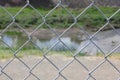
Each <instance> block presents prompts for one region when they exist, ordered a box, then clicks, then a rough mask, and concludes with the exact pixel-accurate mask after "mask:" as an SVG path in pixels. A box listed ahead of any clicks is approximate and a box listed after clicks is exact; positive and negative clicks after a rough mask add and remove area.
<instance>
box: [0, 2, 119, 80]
mask: <svg viewBox="0 0 120 80" xmlns="http://www.w3.org/2000/svg"><path fill="white" fill-rule="evenodd" d="M89 2H91V3H90V4H89V5H88V6H87V7H86V8H85V9H84V10H83V11H82V12H80V13H79V14H78V15H77V16H74V15H73V14H72V13H71V12H70V11H69V10H67V8H66V7H64V6H63V5H62V2H61V0H58V4H57V5H56V6H55V7H54V8H53V9H51V10H50V11H49V12H48V13H47V14H46V15H45V16H44V15H42V14H41V13H40V12H39V11H38V9H37V8H35V7H34V6H32V5H31V4H30V1H29V0H26V4H25V5H24V6H23V7H22V8H21V9H20V10H19V11H18V12H17V13H16V14H15V15H13V14H11V13H10V12H9V11H8V10H7V9H6V8H5V7H3V6H0V8H2V9H3V10H4V11H5V12H6V13H7V15H9V16H10V17H11V20H12V21H11V22H10V23H9V24H8V25H7V26H6V28H5V29H4V30H2V31H1V33H0V36H2V35H3V34H4V33H5V32H6V31H7V30H8V28H10V27H11V25H13V24H15V25H16V26H17V27H18V28H19V29H20V30H22V32H23V33H24V34H25V35H26V36H27V37H28V40H27V41H25V43H24V44H21V46H19V48H18V49H17V50H14V49H13V48H11V47H10V46H9V45H8V44H7V43H6V42H4V41H3V40H2V42H3V43H4V44H5V45H7V47H8V48H9V49H10V50H11V51H12V53H13V58H12V59H10V60H9V61H8V62H7V63H6V64H4V66H1V65H0V77H1V76H2V75H4V77H6V78H7V79H4V80H14V77H12V76H11V75H10V74H8V73H9V72H8V71H7V70H6V69H7V67H8V66H9V65H11V64H12V62H14V61H15V59H17V60H18V61H19V62H20V63H22V64H23V65H24V67H25V68H27V69H28V70H29V72H28V74H27V75H26V76H25V77H24V78H23V80H31V79H29V78H30V77H31V76H32V77H34V79H35V80H43V79H42V78H40V76H38V75H36V73H34V70H35V69H36V68H37V67H38V66H39V65H42V63H43V62H44V61H45V60H47V61H48V62H49V64H51V65H52V67H54V68H55V70H56V71H57V73H56V76H55V77H54V78H53V79H52V80H59V78H62V80H69V79H68V77H66V75H64V74H63V72H64V70H65V69H67V68H68V67H70V65H71V64H73V62H74V61H76V62H77V63H78V64H80V65H81V66H82V67H83V68H84V69H85V70H86V71H87V73H88V75H87V76H86V78H85V79H84V80H91V79H92V80H97V79H96V77H95V75H93V74H94V72H96V71H97V70H98V69H99V68H100V67H101V66H102V65H103V64H105V63H106V62H108V63H109V64H110V66H111V67H113V69H114V70H115V71H117V72H118V75H119V77H118V80H120V67H119V68H118V67H116V65H114V64H113V63H112V62H111V60H109V59H108V58H109V56H110V55H112V54H113V52H114V51H116V50H117V49H119V47H120V44H118V45H117V46H116V47H115V48H114V49H112V50H111V51H110V52H108V53H107V54H106V53H105V52H104V51H103V50H102V49H101V47H99V45H98V44H96V43H95V42H94V40H93V38H94V37H95V36H96V35H97V34H99V32H100V31H101V30H103V29H104V28H106V27H107V25H110V26H111V28H112V29H113V30H114V32H115V33H116V34H118V32H117V31H116V29H115V28H114V26H113V25H112V24H111V23H110V19H111V18H112V17H114V16H115V15H116V14H118V13H119V12H120V9H118V10H117V11H116V12H115V13H113V15H111V16H110V17H107V16H106V15H105V14H104V12H103V11H102V10H101V9H100V8H99V7H98V6H97V5H96V4H95V3H94V1H93V0H90V1H89ZM46 4H47V3H46ZM28 6H29V7H30V8H32V9H33V10H34V11H36V12H37V14H39V16H41V18H42V19H41V20H42V23H41V24H39V25H38V26H37V27H36V28H35V29H34V30H33V31H32V32H28V31H27V30H25V29H24V28H23V27H22V26H20V25H19V24H18V23H17V22H15V21H16V17H17V16H18V15H20V13H21V12H22V11H23V10H24V9H25V8H27V7H28ZM58 7H61V8H62V9H63V10H64V11H66V12H67V13H68V15H70V16H72V18H73V20H74V21H73V23H72V24H71V25H70V26H69V27H68V28H67V29H66V30H64V31H63V32H62V33H61V34H58V33H57V32H56V31H54V30H53V28H52V27H51V25H50V24H48V23H47V20H46V19H47V18H49V15H50V14H51V13H52V12H54V11H55V10H56V9H57V8H58ZM91 7H94V8H96V10H97V11H98V12H99V13H100V14H101V15H102V17H104V18H105V19H106V20H107V22H106V23H105V24H104V25H103V26H101V27H100V28H99V30H97V31H96V32H95V33H94V34H92V35H89V34H88V33H86V31H83V32H84V34H86V35H87V36H88V38H87V39H88V40H89V43H86V44H85V45H84V46H82V47H81V48H80V49H79V50H77V51H76V52H73V51H72V50H71V49H70V48H69V47H68V46H67V45H66V44H64V41H62V39H61V38H62V36H63V35H64V34H66V32H67V31H68V30H70V29H71V28H73V27H74V25H76V24H77V25H79V24H78V18H80V17H82V16H83V14H84V13H85V12H86V11H87V10H89V9H90V8H91ZM43 25H46V26H47V27H48V28H49V29H50V30H51V32H52V33H53V34H54V35H56V36H57V41H56V42H55V43H54V44H53V45H52V46H51V47H50V48H49V49H47V50H46V51H42V52H43V56H42V58H41V59H39V60H37V62H36V63H35V64H33V65H32V67H31V66H29V65H28V64H27V63H26V62H25V61H24V60H23V59H21V58H20V57H19V56H18V54H19V52H20V51H22V49H23V47H24V46H26V45H27V44H28V43H29V42H33V41H32V39H31V36H32V35H33V34H34V33H35V32H36V31H37V30H39V29H40V28H41V27H42V26H43ZM79 26H80V25H79ZM118 35H120V34H118ZM59 42H60V43H61V44H62V45H63V46H65V47H66V48H68V50H69V51H70V53H71V55H72V59H71V60H70V61H68V62H67V63H66V64H65V65H64V64H63V65H64V66H63V67H62V68H60V67H59V66H58V65H57V64H55V63H54V62H53V61H52V60H51V59H50V58H49V56H48V54H49V52H50V51H51V50H52V48H54V47H56V45H58V43H59ZM91 43H92V44H93V45H94V46H96V47H97V48H98V50H99V51H101V53H103V55H104V58H103V59H102V60H101V61H100V62H99V63H98V64H97V65H96V66H95V67H94V68H92V69H89V68H88V66H86V65H85V64H84V63H83V62H82V61H81V60H79V59H78V55H79V53H80V52H81V51H82V50H83V49H85V48H86V47H87V46H89V45H90V44H91ZM33 45H36V44H35V43H34V42H33ZM36 46H37V45H36ZM37 47H38V48H39V46H37ZM39 50H40V51H41V50H42V49H40V48H39ZM46 67H48V66H46ZM11 69H12V68H11ZM19 74H21V73H19ZM51 74H52V73H51ZM76 74H78V73H76ZM108 74H109V73H108ZM46 75H47V74H46ZM73 75H75V74H73ZM14 76H15V75H14ZM106 77H108V76H106ZM32 80H33V79H32ZM60 80H61V79H60ZM77 80H80V79H77ZM100 80H102V79H100ZM105 80H106V79H105Z"/></svg>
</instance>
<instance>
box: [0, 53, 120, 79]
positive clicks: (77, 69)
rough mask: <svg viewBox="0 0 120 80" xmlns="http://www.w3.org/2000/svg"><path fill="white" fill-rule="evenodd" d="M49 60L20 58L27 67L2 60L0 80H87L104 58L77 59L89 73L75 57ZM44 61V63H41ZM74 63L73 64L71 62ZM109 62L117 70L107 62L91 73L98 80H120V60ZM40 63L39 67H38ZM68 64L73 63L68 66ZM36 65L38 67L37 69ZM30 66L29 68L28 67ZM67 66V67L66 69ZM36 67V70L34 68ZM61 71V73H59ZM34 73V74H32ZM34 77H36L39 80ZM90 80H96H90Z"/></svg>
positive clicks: (0, 62) (35, 57)
mask: <svg viewBox="0 0 120 80" xmlns="http://www.w3.org/2000/svg"><path fill="white" fill-rule="evenodd" d="M47 58H48V59H49V60H51V61H52V62H53V63H54V64H55V65H56V66H57V68H58V69H57V68H55V67H54V66H53V65H52V64H51V63H50V62H49V61H48V60H47ZM47 58H43V57H38V56H25V57H23V58H20V59H21V60H22V61H24V63H25V64H26V66H25V65H24V64H23V63H22V62H21V61H20V60H18V59H16V58H15V59H14V60H13V61H12V62H10V63H9V65H7V64H8V62H9V61H11V60H12V59H9V60H6V59H2V60H0V66H1V67H2V68H3V67H4V66H5V65H7V66H6V67H5V68H4V69H3V70H2V71H3V72H4V73H0V80H24V79H25V78H27V77H28V78H27V79H25V80H39V79H40V80H55V78H56V77H58V79H56V80H65V79H64V78H63V77H62V76H59V74H62V75H63V76H64V77H66V79H67V80H86V79H87V77H89V76H88V75H89V72H91V71H93V70H94V69H95V67H96V66H97V65H99V64H100V63H102V62H103V61H104V58H102V57H94V56H87V57H77V60H79V61H80V62H82V63H83V64H84V65H85V66H86V67H87V68H88V70H89V71H87V70H86V69H85V68H84V67H83V66H82V65H81V64H80V63H79V62H78V61H77V60H75V59H74V58H73V57H65V56H62V55H51V56H47ZM41 60H42V62H40V61H41ZM71 61H72V62H71ZM109 61H110V62H111V63H112V65H114V66H115V67H116V68H117V69H115V68H114V67H113V66H112V65H111V64H110V63H109V62H108V61H105V62H104V63H103V64H102V65H101V66H100V67H98V68H97V69H96V70H95V71H93V72H92V73H91V75H92V76H93V77H94V78H95V79H96V80H120V60H119V59H118V60H116V59H109ZM37 63H39V64H38V65H36V64H37ZM68 63H71V64H69V65H67V64H68ZM35 65H36V67H35ZM27 66H29V67H27ZM65 66H67V67H65ZM34 67H35V68H34ZM59 71H60V72H59ZM31 73H32V74H31ZM5 74H7V75H9V76H10V77H11V78H12V79H9V78H8V77H7V76H6V75H5ZM34 75H36V77H37V78H39V79H37V78H36V77H35V76H34ZM88 80H94V79H93V78H90V79H88Z"/></svg>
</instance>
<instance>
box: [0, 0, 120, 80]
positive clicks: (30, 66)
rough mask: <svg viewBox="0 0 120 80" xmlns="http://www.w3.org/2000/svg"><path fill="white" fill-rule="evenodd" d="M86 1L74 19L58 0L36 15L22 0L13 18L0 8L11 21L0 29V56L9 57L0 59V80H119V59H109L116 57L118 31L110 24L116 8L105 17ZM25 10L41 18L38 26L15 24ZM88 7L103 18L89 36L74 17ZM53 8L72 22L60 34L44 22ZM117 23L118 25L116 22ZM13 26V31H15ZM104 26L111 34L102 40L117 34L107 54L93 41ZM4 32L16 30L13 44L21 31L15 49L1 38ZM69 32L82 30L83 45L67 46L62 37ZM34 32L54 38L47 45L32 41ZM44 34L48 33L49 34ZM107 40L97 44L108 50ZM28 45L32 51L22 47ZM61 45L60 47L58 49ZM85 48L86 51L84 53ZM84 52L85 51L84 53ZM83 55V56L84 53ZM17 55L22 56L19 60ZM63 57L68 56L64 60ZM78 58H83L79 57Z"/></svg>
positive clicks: (118, 42)
mask: <svg viewBox="0 0 120 80" xmlns="http://www.w3.org/2000/svg"><path fill="white" fill-rule="evenodd" d="M88 2H89V5H88V6H86V8H84V9H83V10H82V11H81V12H80V13H79V14H78V15H77V16H74V15H73V14H72V13H71V12H70V10H68V9H67V8H66V7H64V6H63V5H62V2H61V0H58V3H57V4H56V6H55V7H54V8H53V9H51V10H49V12H47V13H46V14H45V15H42V14H41V13H42V11H41V12H39V11H38V9H37V8H34V6H32V5H31V4H30V1H29V0H26V4H25V5H24V6H23V7H21V9H20V10H18V12H17V13H16V14H15V15H13V14H11V13H10V11H9V10H8V9H6V7H3V6H0V8H2V9H3V11H4V12H5V14H7V15H9V16H10V17H11V22H10V23H9V24H8V23H7V24H8V25H7V26H6V27H5V28H4V29H3V30H1V33H0V40H1V42H0V45H1V46H0V48H1V47H3V46H5V48H1V51H0V55H4V54H6V57H7V56H10V55H11V56H12V57H11V58H10V59H9V58H7V59H1V60H0V80H120V60H119V59H111V56H112V55H114V54H115V53H118V54H116V55H118V57H119V53H120V52H119V50H120V32H119V30H118V29H115V27H114V26H113V25H112V23H111V21H110V20H111V19H112V18H113V17H114V16H116V15H120V9H118V10H116V11H115V12H114V13H113V14H112V15H111V16H110V17H108V16H106V15H105V14H104V12H103V11H102V10H101V9H100V8H99V7H98V6H97V5H96V4H95V3H94V1H93V0H89V1H88ZM46 4H47V3H46ZM27 7H30V8H31V9H32V10H33V11H35V12H36V13H37V14H38V15H39V16H40V17H41V18H40V19H41V23H40V24H39V25H38V26H37V25H36V26H37V27H35V28H34V29H32V30H29V29H24V28H23V27H22V25H21V24H20V23H17V21H16V17H17V16H19V15H21V12H22V11H23V10H25V8H27ZM91 7H94V8H95V9H96V10H97V11H98V12H99V14H100V15H102V17H104V18H105V19H106V21H105V23H104V24H103V26H101V27H100V28H99V29H98V30H97V31H94V32H92V35H91V33H89V31H88V30H87V29H84V28H83V27H81V25H80V24H78V18H80V17H82V16H83V14H84V13H86V11H87V10H89V9H90V8H91ZM57 8H62V9H63V10H64V11H66V12H67V13H68V15H70V16H72V18H73V23H72V24H71V25H69V26H68V28H66V29H62V30H61V29H60V30H61V32H60V31H59V29H58V30H57V29H54V28H52V26H51V25H50V24H49V23H47V20H46V19H47V18H49V15H51V14H52V13H54V11H55V10H56V9H57ZM32 15H34V14H32ZM61 15H62V14H61ZM23 16H24V15H23ZM3 18H4V17H3ZM85 21H86V20H85ZM118 24H119V26H120V23H118ZM14 25H15V26H16V27H17V28H15V26H14ZM43 25H45V26H46V27H47V30H45V29H43V28H42V26H43ZM76 25H77V26H79V27H78V28H77V29H74V26H76ZM108 25H109V27H110V28H111V29H112V32H113V33H112V34H111V33H110V32H109V33H108V35H107V36H105V37H108V36H109V35H110V36H111V35H113V34H114V35H117V38H118V41H117V44H115V42H114V41H112V43H113V44H115V45H114V47H112V48H111V49H110V50H109V51H108V50H107V49H106V47H101V46H100V45H101V44H100V42H97V41H96V39H95V38H96V37H98V38H100V37H99V36H98V35H99V34H102V36H104V35H105V34H104V32H102V31H103V30H104V29H105V28H106V27H108ZM13 26H14V27H13ZM14 28H15V29H14ZM8 30H14V31H16V33H14V35H17V37H18V38H14V39H15V40H14V42H16V41H17V39H20V38H19V37H20V35H19V32H17V30H19V31H20V32H22V34H23V35H22V36H24V37H23V38H21V39H20V40H22V43H20V45H19V47H17V48H15V46H16V45H15V46H14V47H13V46H11V44H12V43H13V42H12V41H11V40H13V39H12V38H9V37H8V36H7V37H4V36H6V33H8V34H10V32H7V31H8ZM41 30H42V31H41ZM73 30H75V32H76V31H77V32H79V31H82V34H84V35H86V38H85V42H84V44H83V45H81V46H79V45H77V44H76V43H74V44H76V46H74V45H72V44H70V41H71V40H70V39H69V38H64V35H65V34H67V35H71V36H73V35H74V32H73V33H72V34H70V33H69V32H72V31H73ZM37 31H40V33H38V36H40V35H41V34H42V33H44V34H45V35H44V37H46V38H48V35H49V34H51V33H52V34H53V35H54V36H55V38H53V39H51V40H50V41H51V44H48V42H46V43H45V44H43V43H44V41H42V42H40V41H39V40H38V39H37V38H35V35H34V34H35V33H36V32H37ZM48 31H50V33H49V32H48ZM40 37H42V36H40ZM52 37H53V36H52ZM33 38H34V39H33ZM110 38H111V39H112V40H114V38H115V37H113V36H112V37H110ZM110 38H109V39H110ZM109 39H108V41H104V40H105V38H104V40H103V41H101V42H104V44H106V45H108V47H110V46H111V45H110V44H109ZM7 40H8V41H9V43H8V41H7ZM35 41H36V42H35ZM16 43H17V42H16ZM67 43H68V44H67ZM28 44H30V45H31V47H32V48H31V47H28V50H26V45H28ZM38 44H39V45H38ZM80 44H82V42H80ZM91 44H92V45H91ZM61 45H62V46H63V47H64V48H61V47H62V46H61ZM33 46H35V47H33ZM70 46H71V47H70ZM87 47H89V48H90V49H89V50H88V49H87ZM36 48H37V49H36ZM93 48H94V49H93ZM85 49H86V50H87V51H85ZM106 50H107V51H106ZM90 51H91V52H90ZM94 51H95V52H94ZM84 52H87V53H86V54H85V53H84ZM96 52H97V53H100V55H101V56H102V57H101V56H97V55H96V56H95V55H94V54H93V53H96ZM21 53H22V54H24V55H25V56H24V57H22V56H21ZM37 53H38V54H37ZM89 53H91V54H90V55H91V56H88V55H89ZM27 54H28V55H27ZM29 54H32V55H35V54H37V55H39V56H30V55H29ZM59 54H62V55H59ZM66 55H67V56H68V55H70V56H69V57H66ZM81 55H83V56H82V57H81ZM85 55H86V56H85Z"/></svg>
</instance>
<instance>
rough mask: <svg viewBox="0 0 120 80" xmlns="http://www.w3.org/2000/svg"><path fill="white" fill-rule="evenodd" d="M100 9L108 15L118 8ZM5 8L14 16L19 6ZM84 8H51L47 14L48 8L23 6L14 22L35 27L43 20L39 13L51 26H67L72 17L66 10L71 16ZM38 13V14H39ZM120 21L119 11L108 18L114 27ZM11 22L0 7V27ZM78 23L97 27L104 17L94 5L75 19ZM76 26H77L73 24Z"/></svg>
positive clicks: (70, 22)
mask: <svg viewBox="0 0 120 80" xmlns="http://www.w3.org/2000/svg"><path fill="white" fill-rule="evenodd" d="M99 8H100V9H101V11H103V13H104V14H105V15H106V16H107V17H110V16H111V15H112V14H113V13H115V11H117V10H118V9H119V7H99ZM6 9H7V10H8V11H9V12H10V13H11V14H12V16H15V15H16V14H17V13H18V11H20V9H21V7H12V8H11V7H6ZM83 10H84V9H71V8H66V9H63V8H57V9H55V10H53V12H51V13H50V14H49V15H48V16H46V15H47V14H48V12H49V11H50V9H42V8H40V9H37V11H35V10H33V9H31V8H28V7H27V8H25V9H23V10H22V11H21V12H19V15H16V17H15V22H16V23H18V24H19V25H20V26H22V27H24V28H29V27H34V28H35V27H37V26H38V25H40V24H41V23H42V22H43V20H42V17H41V16H40V14H42V16H44V17H45V16H46V18H45V19H46V23H48V24H49V25H50V26H51V27H52V28H67V27H69V26H70V25H71V24H72V23H73V22H74V19H73V17H72V16H71V15H70V14H69V13H68V11H69V12H70V13H71V14H72V15H73V16H75V17H76V16H78V15H79V14H80V13H81V12H82V11H83ZM39 13H40V14H39ZM119 21H120V15H119V13H118V14H116V15H115V16H113V17H112V18H111V20H110V22H111V23H112V24H113V25H115V27H116V26H117V27H120V26H119ZM11 22H12V18H11V17H10V15H9V14H8V13H7V12H6V11H5V10H4V9H2V8H0V29H4V28H5V27H6V26H7V25H8V24H9V23H11ZM77 22H78V24H80V25H81V26H84V27H92V28H93V27H94V28H99V27H101V26H102V25H103V24H105V23H106V19H105V17H104V16H103V15H102V14H101V13H100V12H99V11H98V10H97V9H96V8H94V7H92V8H90V9H88V10H87V11H86V12H85V13H84V14H83V15H82V16H80V17H79V18H78V20H77ZM12 26H13V27H16V25H15V24H13V25H12ZM42 27H43V28H48V27H46V26H44V25H43V26H42ZM74 27H77V26H74Z"/></svg>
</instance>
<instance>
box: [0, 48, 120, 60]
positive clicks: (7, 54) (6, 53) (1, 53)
mask: <svg viewBox="0 0 120 80" xmlns="http://www.w3.org/2000/svg"><path fill="white" fill-rule="evenodd" d="M44 54H45V53H44V52H41V51H40V50H39V49H23V50H20V51H19V52H18V53H17V54H16V56H17V57H19V58H22V57H24V56H27V55H34V56H40V57H42V56H43V55H44ZM56 54H58V55H63V56H66V57H73V55H72V53H71V52H70V51H49V52H48V53H47V56H50V55H56ZM77 56H78V57H82V56H88V55H85V54H83V53H80V54H78V55H77ZM13 57H14V52H12V51H11V50H10V49H0V59H10V58H13ZM96 57H103V58H104V56H103V55H102V54H101V53H98V54H97V55H96ZM108 58H110V59H118V60H120V53H113V54H112V55H110V56H108Z"/></svg>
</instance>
